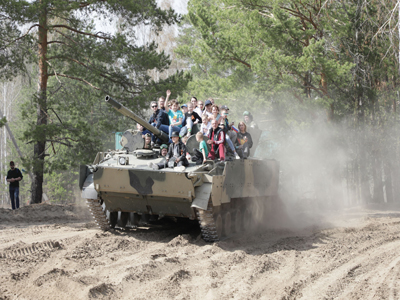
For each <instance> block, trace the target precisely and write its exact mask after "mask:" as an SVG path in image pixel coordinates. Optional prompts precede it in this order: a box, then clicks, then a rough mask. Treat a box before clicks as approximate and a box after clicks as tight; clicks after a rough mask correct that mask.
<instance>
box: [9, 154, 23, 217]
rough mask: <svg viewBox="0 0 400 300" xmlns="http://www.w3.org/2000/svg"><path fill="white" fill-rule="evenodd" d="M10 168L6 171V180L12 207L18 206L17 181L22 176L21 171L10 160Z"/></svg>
mask: <svg viewBox="0 0 400 300" xmlns="http://www.w3.org/2000/svg"><path fill="white" fill-rule="evenodd" d="M10 168H11V170H9V171H8V173H7V182H9V183H10V198H11V206H12V209H17V208H19V182H20V181H21V180H22V178H23V176H22V173H21V171H20V170H19V169H18V168H16V167H15V164H14V162H13V161H10Z"/></svg>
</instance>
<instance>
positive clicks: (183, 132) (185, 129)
mask: <svg viewBox="0 0 400 300" xmlns="http://www.w3.org/2000/svg"><path fill="white" fill-rule="evenodd" d="M192 127H193V121H192V119H191V118H189V119H188V120H186V126H183V127H182V128H181V130H180V132H179V136H180V137H183V136H185V135H186V134H187V132H188V130H189V129H190V132H192Z"/></svg>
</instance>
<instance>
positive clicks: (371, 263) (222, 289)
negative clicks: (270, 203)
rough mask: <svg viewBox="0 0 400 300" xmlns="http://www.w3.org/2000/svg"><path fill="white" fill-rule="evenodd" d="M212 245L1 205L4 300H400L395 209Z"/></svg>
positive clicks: (181, 227) (175, 231) (179, 230)
mask: <svg viewBox="0 0 400 300" xmlns="http://www.w3.org/2000/svg"><path fill="white" fill-rule="evenodd" d="M292 225H293V226H292V228H291V229H275V230H263V231H260V232H257V233H254V234H246V235H245V236H241V237H236V238H233V239H229V240H226V241H221V242H218V243H214V244H207V243H205V242H204V241H202V240H201V239H200V236H199V234H200V231H199V229H198V228H197V226H193V224H191V223H187V222H183V223H179V224H173V223H167V224H166V225H165V227H160V226H154V227H152V228H139V229H129V230H116V231H114V232H101V231H99V230H98V229H97V228H96V227H95V224H94V222H93V221H92V220H91V218H90V215H89V214H88V212H87V210H86V208H85V207H83V208H82V207H76V206H61V205H48V204H42V205H31V206H26V207H23V208H21V209H20V210H18V211H17V212H12V211H11V210H9V209H0V299H335V298H339V299H398V298H399V297H400V290H399V288H400V287H399V282H400V281H399V278H400V255H399V254H398V253H399V250H398V249H399V248H400V213H399V210H398V209H397V208H391V209H383V207H374V208H369V209H365V208H359V207H358V208H353V209H347V210H343V211H340V212H337V211H335V212H328V213H325V214H322V213H321V212H313V213H312V214H311V215H310V214H307V213H303V214H301V215H300V214H298V215H297V216H294V220H293V224H292Z"/></svg>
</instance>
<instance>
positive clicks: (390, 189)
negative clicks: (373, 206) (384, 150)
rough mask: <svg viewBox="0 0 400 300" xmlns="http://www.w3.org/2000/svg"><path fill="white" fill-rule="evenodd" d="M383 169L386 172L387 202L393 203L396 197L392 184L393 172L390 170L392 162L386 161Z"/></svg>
mask: <svg viewBox="0 0 400 300" xmlns="http://www.w3.org/2000/svg"><path fill="white" fill-rule="evenodd" d="M383 167H384V171H385V191H386V200H387V202H388V203H393V202H394V197H393V184H392V170H391V168H390V162H389V161H388V160H387V159H385V162H384V165H383Z"/></svg>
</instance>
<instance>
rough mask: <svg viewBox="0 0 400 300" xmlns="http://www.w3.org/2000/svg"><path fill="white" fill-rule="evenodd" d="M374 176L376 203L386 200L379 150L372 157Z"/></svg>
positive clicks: (374, 197)
mask: <svg viewBox="0 0 400 300" xmlns="http://www.w3.org/2000/svg"><path fill="white" fill-rule="evenodd" d="M372 161H373V162H372V178H373V180H374V196H373V202H374V203H383V202H385V200H384V197H383V182H382V165H381V160H380V157H379V152H376V153H375V155H374V158H373V159H372Z"/></svg>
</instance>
